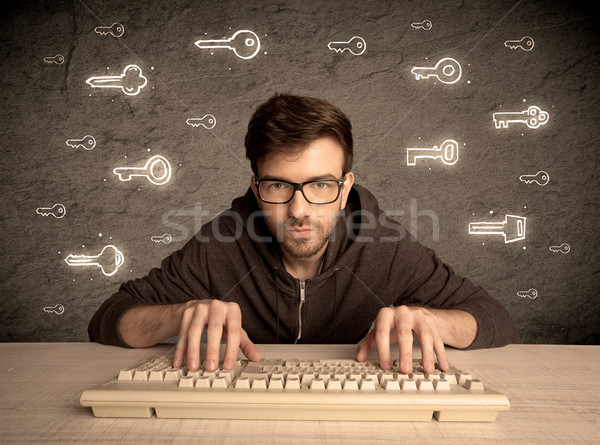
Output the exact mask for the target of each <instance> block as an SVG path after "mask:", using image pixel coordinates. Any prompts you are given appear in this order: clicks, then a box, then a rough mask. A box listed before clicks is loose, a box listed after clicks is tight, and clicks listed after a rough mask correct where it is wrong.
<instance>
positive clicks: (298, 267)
mask: <svg viewBox="0 0 600 445" xmlns="http://www.w3.org/2000/svg"><path fill="white" fill-rule="evenodd" d="M328 244H329V242H327V243H325V245H324V246H323V247H322V248H321V250H319V252H317V253H316V254H315V255H313V256H311V257H310V258H296V257H294V256H292V255H290V254H289V252H288V251H286V250H285V249H281V258H282V259H283V265H284V266H285V269H286V270H287V271H288V273H289V274H290V275H292V276H293V277H294V278H297V279H299V280H300V281H305V280H307V279H309V278H314V277H316V276H317V274H318V273H319V269H320V268H321V263H322V262H323V257H324V256H325V251H326V250H327V245H328Z"/></svg>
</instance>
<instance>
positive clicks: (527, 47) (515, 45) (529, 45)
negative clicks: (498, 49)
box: [504, 36, 535, 51]
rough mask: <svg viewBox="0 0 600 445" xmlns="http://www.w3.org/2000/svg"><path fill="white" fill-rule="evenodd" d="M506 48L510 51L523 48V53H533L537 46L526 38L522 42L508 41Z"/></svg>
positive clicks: (529, 38) (505, 44) (505, 43)
mask: <svg viewBox="0 0 600 445" xmlns="http://www.w3.org/2000/svg"><path fill="white" fill-rule="evenodd" d="M504 46H506V47H507V48H510V49H517V48H521V49H522V50H523V51H531V50H532V49H533V47H534V46H535V42H534V41H533V39H532V38H531V37H529V36H524V37H522V38H521V40H507V41H506V42H504Z"/></svg>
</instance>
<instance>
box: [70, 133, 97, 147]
mask: <svg viewBox="0 0 600 445" xmlns="http://www.w3.org/2000/svg"><path fill="white" fill-rule="evenodd" d="M67 145H68V146H69V147H73V148H77V147H83V148H85V149H86V150H91V149H93V148H94V147H95V146H96V138H94V136H90V135H89V134H88V135H85V136H84V137H83V138H81V139H67Z"/></svg>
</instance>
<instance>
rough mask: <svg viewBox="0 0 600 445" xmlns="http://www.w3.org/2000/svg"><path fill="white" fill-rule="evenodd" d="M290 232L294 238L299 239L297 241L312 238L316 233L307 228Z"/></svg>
mask: <svg viewBox="0 0 600 445" xmlns="http://www.w3.org/2000/svg"><path fill="white" fill-rule="evenodd" d="M288 232H289V233H290V235H292V236H293V237H294V238H297V239H306V238H308V237H310V236H311V235H312V233H313V232H314V230H312V229H309V228H305V227H298V228H291V229H288Z"/></svg>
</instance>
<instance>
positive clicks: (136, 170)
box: [113, 155, 171, 185]
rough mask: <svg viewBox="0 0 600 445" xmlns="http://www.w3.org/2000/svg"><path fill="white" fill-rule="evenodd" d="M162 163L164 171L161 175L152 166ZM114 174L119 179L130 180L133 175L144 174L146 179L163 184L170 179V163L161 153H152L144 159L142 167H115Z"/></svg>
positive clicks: (156, 183)
mask: <svg viewBox="0 0 600 445" xmlns="http://www.w3.org/2000/svg"><path fill="white" fill-rule="evenodd" d="M157 165H162V166H163V169H164V172H163V174H162V175H157V174H155V173H154V167H156V166H157ZM113 173H114V174H115V175H118V176H119V180H121V181H130V180H131V178H132V177H133V176H144V177H146V179H148V181H150V182H151V183H152V184H155V185H163V184H166V183H167V182H169V180H170V179H171V164H169V161H167V159H166V158H165V157H163V156H161V155H154V156H152V157H151V158H150V159H148V160H147V161H146V164H145V165H144V166H143V167H117V168H115V169H114V170H113Z"/></svg>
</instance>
